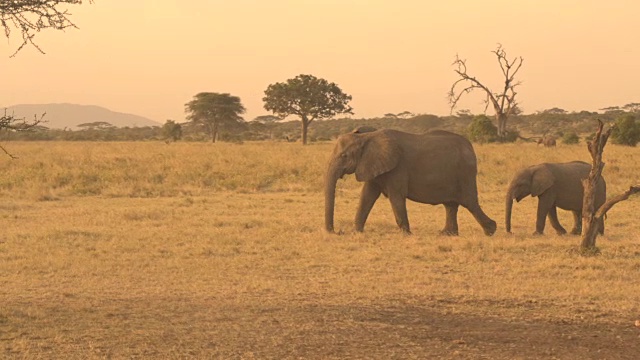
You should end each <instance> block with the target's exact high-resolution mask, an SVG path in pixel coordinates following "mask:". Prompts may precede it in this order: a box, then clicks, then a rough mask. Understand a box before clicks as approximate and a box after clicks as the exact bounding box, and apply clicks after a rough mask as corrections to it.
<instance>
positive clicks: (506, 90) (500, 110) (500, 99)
mask: <svg viewBox="0 0 640 360" xmlns="http://www.w3.org/2000/svg"><path fill="white" fill-rule="evenodd" d="M492 53H493V54H495V55H496V58H497V60H498V63H499V64H500V69H501V70H502V75H503V76H504V87H503V88H502V89H501V91H500V92H494V91H492V90H491V89H489V88H488V87H487V86H486V85H484V84H483V83H481V82H480V80H478V79H476V78H475V77H474V76H472V75H470V74H469V73H467V62H466V60H463V59H460V58H459V57H458V55H456V60H455V61H454V62H453V64H452V65H453V66H455V69H454V72H455V73H456V74H458V77H459V79H458V80H456V81H455V82H454V83H453V85H452V86H451V90H450V91H449V94H448V98H449V105H450V107H451V112H453V110H454V109H455V107H456V106H457V105H458V102H459V101H460V99H461V98H462V96H463V95H464V94H467V93H470V92H471V91H473V90H475V89H480V91H483V92H484V93H485V95H486V99H485V112H486V111H487V108H488V107H489V105H491V106H493V110H494V111H495V118H496V121H497V128H498V137H500V138H503V139H504V138H505V137H506V135H507V120H508V119H509V116H511V115H515V114H517V112H518V111H519V109H518V103H517V102H516V95H517V93H516V87H518V86H519V85H520V84H521V82H520V81H516V80H515V76H516V74H517V73H518V70H520V67H521V66H522V62H523V61H524V59H523V58H522V57H517V58H514V59H513V60H511V61H510V60H509V59H507V53H506V51H505V50H504V49H503V48H502V45H500V44H498V47H497V49H496V50H493V51H492Z"/></svg>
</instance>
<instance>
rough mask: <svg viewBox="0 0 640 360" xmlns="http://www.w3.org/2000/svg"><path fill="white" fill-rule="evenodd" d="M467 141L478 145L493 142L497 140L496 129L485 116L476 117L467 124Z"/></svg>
mask: <svg viewBox="0 0 640 360" xmlns="http://www.w3.org/2000/svg"><path fill="white" fill-rule="evenodd" d="M468 131H469V140H471V141H473V142H478V143H488V142H494V141H496V139H497V138H498V128H497V127H496V126H495V125H493V123H492V122H491V119H489V117H487V116H486V115H477V116H475V117H474V118H473V121H471V124H469V128H468Z"/></svg>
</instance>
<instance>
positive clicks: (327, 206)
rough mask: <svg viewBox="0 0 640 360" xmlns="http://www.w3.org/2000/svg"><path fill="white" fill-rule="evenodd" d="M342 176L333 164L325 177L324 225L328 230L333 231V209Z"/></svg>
mask: <svg viewBox="0 0 640 360" xmlns="http://www.w3.org/2000/svg"><path fill="white" fill-rule="evenodd" d="M339 178H340V173H339V171H338V169H337V168H336V167H335V166H333V165H332V164H330V165H329V170H328V171H327V175H326V177H325V185H324V226H325V229H326V230H327V231H328V232H333V231H334V229H333V211H334V207H335V199H336V184H337V183H338V179H339Z"/></svg>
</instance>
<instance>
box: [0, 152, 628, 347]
mask: <svg viewBox="0 0 640 360" xmlns="http://www.w3.org/2000/svg"><path fill="white" fill-rule="evenodd" d="M5 145H6V146H7V147H8V148H9V149H10V150H11V151H12V152H14V153H16V154H17V155H19V156H20V159H19V160H17V161H11V160H9V159H0V174H1V175H0V231H1V232H0V357H2V358H28V359H38V358H46V359H49V358H56V359H57V358H67V359H94V358H114V359H115V358H171V359H173V358H223V359H253V358H255V359H288V358H301V359H331V358H380V359H408V358H409V359H410V358H420V359H431V358H433V359H436V358H443V359H449V358H454V359H482V358H485V359H534V358H545V359H553V358H558V359H578V358H580V359H585V358H586V359H637V358H638V357H639V354H640V329H638V328H636V327H635V326H634V321H635V320H636V319H640V291H638V290H639V289H640V225H639V224H638V215H637V214H638V209H639V207H640V199H639V198H637V197H636V198H632V199H630V200H628V201H625V202H622V203H620V204H618V205H616V207H614V208H613V210H612V211H611V213H610V215H609V218H608V219H607V234H606V235H605V236H604V237H601V238H599V239H598V245H599V247H600V249H601V250H602V253H601V255H599V256H594V257H582V256H580V255H578V254H577V253H576V252H575V251H573V250H574V249H575V248H576V247H577V245H578V243H579V238H578V237H574V236H556V235H554V234H551V233H550V232H549V231H548V232H549V234H547V235H545V236H539V237H533V236H531V235H530V234H531V232H532V231H533V227H534V224H533V223H534V220H533V217H534V216H535V215H534V214H535V205H536V202H535V200H534V199H530V198H528V199H525V200H523V201H522V202H521V203H519V204H515V206H514V229H513V231H514V235H508V234H506V233H505V232H504V226H503V223H504V222H503V216H504V210H503V206H504V201H503V197H504V187H505V186H506V183H507V182H508V180H509V178H510V176H511V175H512V174H513V173H514V172H515V170H516V169H517V168H519V167H521V166H523V165H526V164H533V163H537V162H541V161H545V160H547V161H568V160H574V159H583V160H584V159H587V157H588V154H587V151H586V149H585V146H584V145H580V146H559V147H558V149H543V148H537V147H535V146H531V145H523V146H516V145H506V146H493V145H492V146H476V151H477V153H478V157H479V159H480V175H479V183H480V184H479V186H480V192H481V205H482V206H483V207H484V209H485V211H486V212H487V213H488V214H489V215H490V216H491V217H493V218H494V219H495V220H496V221H498V223H499V230H498V232H497V234H496V235H495V236H493V237H485V236H484V235H483V233H482V230H481V228H480V227H479V226H478V225H477V224H476V223H475V222H474V220H473V218H472V217H471V216H470V214H469V213H468V212H466V211H464V210H463V211H461V212H460V231H461V236H459V237H453V238H451V237H442V236H438V235H436V234H437V233H438V230H439V229H440V228H441V227H442V225H443V223H444V211H443V209H442V208H441V207H437V206H427V205H420V204H415V203H411V204H410V207H409V216H410V221H411V224H412V230H413V232H414V235H412V236H403V235H402V234H401V233H399V232H398V230H397V229H396V226H395V224H394V222H393V216H392V214H391V211H390V207H389V204H388V202H387V201H386V200H385V199H381V200H379V202H378V203H377V204H376V206H375V207H374V210H373V212H372V214H371V217H370V220H369V222H368V223H367V227H366V229H365V233H363V234H354V233H352V232H351V230H350V222H351V219H352V217H353V216H354V213H355V206H356V204H357V198H358V188H359V184H358V183H356V182H355V181H354V180H353V179H352V178H351V179H348V180H347V181H343V182H341V183H340V189H339V192H338V201H337V209H336V227H337V228H341V229H343V230H345V234H344V235H341V236H338V235H329V234H326V233H325V232H324V231H323V230H322V221H323V219H322V216H323V208H322V201H323V200H322V193H321V189H322V180H321V177H322V173H323V170H324V168H323V167H324V164H325V162H326V159H327V156H328V154H329V153H330V151H331V145H330V144H321V145H312V146H308V147H305V148H302V147H301V146H300V145H299V144H288V143H279V144H272V143H264V144H245V145H231V144H216V145H212V144H172V145H171V146H167V145H164V144H151V143H107V144H104V143H95V144H93V143H9V144H5ZM605 162H607V167H606V169H605V176H607V179H608V182H609V190H610V194H614V193H617V192H620V191H622V190H624V189H625V188H626V187H627V186H629V185H631V184H632V183H637V182H638V174H640V150H639V149H635V148H633V149H630V148H623V147H616V146H613V145H609V146H608V147H607V149H606V150H605ZM560 215H561V219H560V220H561V222H562V223H563V224H565V225H566V226H567V227H569V226H570V216H569V215H568V214H566V213H564V212H560Z"/></svg>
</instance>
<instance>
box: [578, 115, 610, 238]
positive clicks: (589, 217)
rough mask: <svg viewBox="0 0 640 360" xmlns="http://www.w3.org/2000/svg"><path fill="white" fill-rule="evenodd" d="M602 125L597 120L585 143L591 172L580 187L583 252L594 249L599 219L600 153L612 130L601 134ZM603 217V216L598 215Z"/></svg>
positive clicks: (601, 164) (602, 164) (602, 167)
mask: <svg viewBox="0 0 640 360" xmlns="http://www.w3.org/2000/svg"><path fill="white" fill-rule="evenodd" d="M603 126H604V124H603V123H602V121H600V120H598V131H597V132H596V136H595V138H594V139H593V140H592V141H589V142H587V148H588V149H589V154H591V159H592V163H591V171H589V176H587V178H586V179H582V187H583V188H584V196H583V198H582V243H581V245H580V247H581V248H582V249H583V250H594V249H596V237H597V236H598V226H599V220H600V219H599V217H598V216H596V210H598V209H596V208H595V199H596V185H597V184H598V182H599V180H600V177H601V175H602V169H604V163H603V162H602V153H603V152H604V146H605V145H606V144H607V139H609V135H611V130H612V128H609V129H607V131H606V132H605V133H604V134H603V133H602V128H603ZM600 217H604V214H600Z"/></svg>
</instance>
